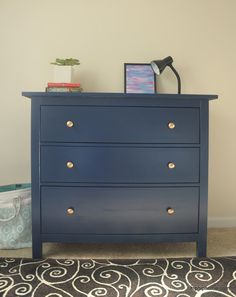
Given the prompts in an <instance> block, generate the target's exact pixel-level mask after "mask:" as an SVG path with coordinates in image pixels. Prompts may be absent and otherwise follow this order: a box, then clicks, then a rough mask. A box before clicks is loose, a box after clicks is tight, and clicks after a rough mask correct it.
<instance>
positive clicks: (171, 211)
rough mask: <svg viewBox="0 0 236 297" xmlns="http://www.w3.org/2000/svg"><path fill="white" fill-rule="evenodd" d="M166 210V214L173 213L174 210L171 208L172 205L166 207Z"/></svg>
mask: <svg viewBox="0 0 236 297" xmlns="http://www.w3.org/2000/svg"><path fill="white" fill-rule="evenodd" d="M166 211H167V213H168V215H173V214H174V213H175V210H174V208H172V207H168V208H167V209H166Z"/></svg>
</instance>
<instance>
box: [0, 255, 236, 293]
mask: <svg viewBox="0 0 236 297" xmlns="http://www.w3.org/2000/svg"><path fill="white" fill-rule="evenodd" d="M0 296H3V297H16V296H30V297H44V296H46V297H76V296H89V297H93V296H94V297H97V296H109V297H113V296H114V297H121V296H122V297H142V296H150V297H152V296H159V297H162V296H178V297H188V296H189V297H192V296H196V297H199V296H203V297H210V296H212V297H220V296H236V257H224V258H177V259H151V260H147V259H141V260H92V259H91V260H73V259H67V260H56V259H43V260H32V259H20V258H16V259H10V258H8V259H6V258H0Z"/></svg>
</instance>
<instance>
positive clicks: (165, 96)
mask: <svg viewBox="0 0 236 297" xmlns="http://www.w3.org/2000/svg"><path fill="white" fill-rule="evenodd" d="M22 95H23V96H24V97H28V98H31V99H36V98H40V99H44V98H45V99H47V98H48V99H49V98H50V99H53V98H59V97H60V98H65V97H66V98H81V99H83V98H93V99H100V98H103V99H109V98H110V99H113V100H114V99H116V100H119V99H126V100H135V99H150V100H159V99H165V100H166V99H174V100H181V99H187V100H213V99H217V98H218V96H217V95H213V94H166V93H159V94H126V93H102V92H100V93H86V92H83V93H66V92H22Z"/></svg>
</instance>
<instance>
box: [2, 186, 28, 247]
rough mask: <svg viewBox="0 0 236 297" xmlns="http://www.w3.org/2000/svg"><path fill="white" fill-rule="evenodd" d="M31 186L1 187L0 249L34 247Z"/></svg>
mask: <svg viewBox="0 0 236 297" xmlns="http://www.w3.org/2000/svg"><path fill="white" fill-rule="evenodd" d="M30 186H31V185H30V184H19V185H9V186H2V187H0V249H18V248H23V247H31V246H32V239H31V230H32V227H31V187H30Z"/></svg>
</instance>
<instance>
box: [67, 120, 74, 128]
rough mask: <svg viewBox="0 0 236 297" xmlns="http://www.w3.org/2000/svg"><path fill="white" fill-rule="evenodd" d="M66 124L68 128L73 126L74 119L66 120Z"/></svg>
mask: <svg viewBox="0 0 236 297" xmlns="http://www.w3.org/2000/svg"><path fill="white" fill-rule="evenodd" d="M66 126H67V127H68V128H72V127H73V126H74V123H73V122H72V121H67V122H66Z"/></svg>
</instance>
